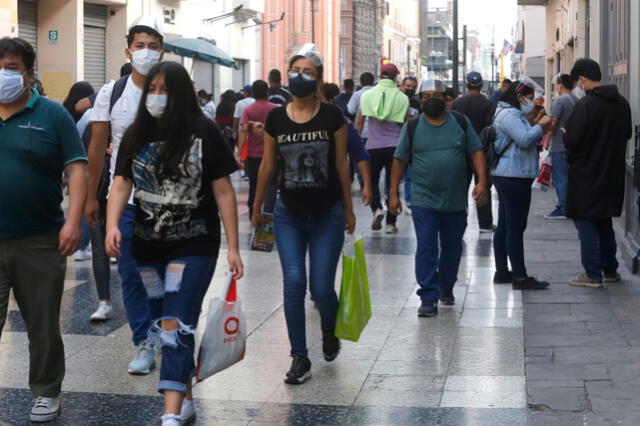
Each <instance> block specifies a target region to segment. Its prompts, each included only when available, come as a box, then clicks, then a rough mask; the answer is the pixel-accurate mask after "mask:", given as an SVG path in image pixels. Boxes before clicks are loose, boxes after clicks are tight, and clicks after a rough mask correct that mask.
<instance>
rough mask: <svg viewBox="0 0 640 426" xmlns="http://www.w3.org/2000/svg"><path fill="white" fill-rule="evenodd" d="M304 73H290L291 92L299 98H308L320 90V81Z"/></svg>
mask: <svg viewBox="0 0 640 426" xmlns="http://www.w3.org/2000/svg"><path fill="white" fill-rule="evenodd" d="M311 78H312V77H309V76H307V75H305V74H303V73H295V72H289V90H290V91H291V94H292V95H293V96H295V97H297V98H306V97H307V96H309V95H310V94H312V93H315V92H316V91H317V90H318V81H317V80H312V79H311Z"/></svg>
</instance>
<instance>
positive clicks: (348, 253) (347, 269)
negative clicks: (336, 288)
mask: <svg viewBox="0 0 640 426" xmlns="http://www.w3.org/2000/svg"><path fill="white" fill-rule="evenodd" d="M369 318H371V299H370V298H369V280H368V279H367V262H366V260H365V256H364V240H363V239H362V237H356V238H355V239H354V240H353V241H350V242H348V243H347V244H346V246H345V248H344V250H343V252H342V283H341V286H340V305H339V307H338V318H337V321H336V337H339V338H340V339H345V340H351V341H353V342H357V341H358V339H360V333H362V330H364V328H365V327H366V325H367V322H369Z"/></svg>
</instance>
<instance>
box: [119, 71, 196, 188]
mask: <svg viewBox="0 0 640 426" xmlns="http://www.w3.org/2000/svg"><path fill="white" fill-rule="evenodd" d="M160 74H163V75H164V83H165V86H166V88H167V106H166V108H165V110H164V113H163V114H162V116H161V117H159V118H158V119H155V118H153V117H152V116H151V114H149V112H148V111H147V107H146V102H147V95H148V93H149V86H150V85H151V82H152V81H153V80H154V79H155V78H156V77H157V76H158V75H160ZM203 118H204V115H203V114H202V110H201V109H200V105H198V100H197V99H196V93H195V89H194V88H193V82H192V81H191V77H190V76H189V73H188V72H187V70H186V69H184V67H183V66H182V65H180V64H178V63H177V62H160V63H159V64H156V65H154V66H153V68H151V70H150V71H149V74H148V75H147V78H146V79H145V81H144V89H143V91H142V98H141V99H140V105H139V107H138V113H137V114H136V118H135V120H134V122H133V123H132V124H131V126H129V128H128V129H127V131H126V132H125V134H124V136H123V138H122V139H123V145H122V149H124V152H123V155H125V157H124V158H125V159H126V161H127V162H130V161H132V160H133V157H135V155H136V154H137V153H138V152H140V151H141V150H142V148H143V147H144V146H145V145H146V144H148V143H150V142H157V141H163V142H164V143H163V144H162V146H161V148H160V151H159V152H158V162H157V164H156V177H157V178H158V179H159V180H162V179H163V178H164V177H178V176H179V168H178V167H179V166H180V163H181V162H182V160H183V159H184V156H185V155H186V153H187V152H188V150H189V148H190V147H191V143H192V139H193V135H194V133H195V132H196V131H197V127H198V122H199V121H201V120H202V119H203Z"/></svg>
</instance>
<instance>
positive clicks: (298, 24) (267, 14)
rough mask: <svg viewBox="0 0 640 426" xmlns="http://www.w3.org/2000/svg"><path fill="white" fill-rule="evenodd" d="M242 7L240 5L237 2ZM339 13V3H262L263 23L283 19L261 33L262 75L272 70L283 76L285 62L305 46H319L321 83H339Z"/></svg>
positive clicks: (318, 0)
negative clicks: (321, 56) (322, 70)
mask: <svg viewBox="0 0 640 426" xmlns="http://www.w3.org/2000/svg"><path fill="white" fill-rule="evenodd" d="M240 3H241V2H240ZM340 11H341V2H340V1H339V0H268V1H265V3H264V15H263V21H264V22H268V21H272V20H277V19H279V18H280V17H281V16H282V14H283V13H285V16H284V19H283V21H282V22H280V23H279V24H278V25H276V26H275V27H273V28H269V29H265V30H263V32H262V52H263V55H264V56H263V57H264V60H263V62H262V75H263V76H264V77H266V76H267V75H268V74H269V71H270V70H271V69H273V68H278V69H280V70H281V71H282V74H283V75H285V71H286V69H287V68H288V63H287V61H288V59H289V58H290V57H291V56H292V55H293V54H295V52H296V51H297V50H298V49H299V48H300V47H302V45H304V44H305V43H309V42H313V43H315V44H316V45H318V47H319V49H320V51H321V52H322V54H323V56H324V80H325V81H326V82H332V83H339V81H340V77H341V75H340Z"/></svg>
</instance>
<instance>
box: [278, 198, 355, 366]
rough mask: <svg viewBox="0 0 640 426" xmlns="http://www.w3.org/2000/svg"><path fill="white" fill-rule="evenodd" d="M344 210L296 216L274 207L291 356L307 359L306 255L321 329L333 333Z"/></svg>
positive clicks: (338, 207) (339, 206)
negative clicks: (319, 214)
mask: <svg viewBox="0 0 640 426" xmlns="http://www.w3.org/2000/svg"><path fill="white" fill-rule="evenodd" d="M344 226H345V222H344V207H343V204H342V202H337V203H336V204H334V206H333V207H332V208H331V210H329V211H328V212H327V213H326V214H323V215H321V216H298V215H296V214H294V213H292V212H291V211H289V209H287V207H286V206H285V205H284V203H283V202H282V200H280V199H279V200H278V202H277V203H276V207H275V211H274V216H273V227H274V232H275V235H276V245H277V247H278V254H279V255H280V264H281V266H282V275H283V278H284V315H285V319H286V321H287V330H288V332H289V342H290V343H291V355H298V356H307V354H308V352H309V351H308V349H307V337H306V328H305V309H304V299H305V296H306V293H307V272H306V257H307V249H308V251H309V269H310V271H309V287H310V291H311V294H312V295H313V299H314V302H315V304H316V306H317V307H318V311H319V312H320V323H321V326H322V328H324V329H326V330H333V329H334V328H335V326H336V316H337V314H338V296H337V295H336V291H335V285H334V283H335V279H336V268H337V266H338V260H340V252H341V251H342V244H343V243H344Z"/></svg>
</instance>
